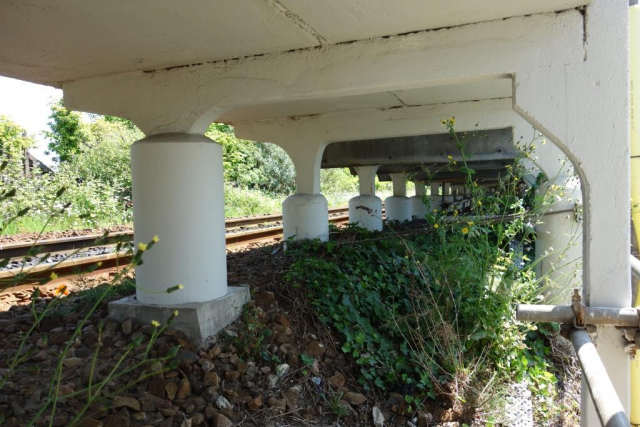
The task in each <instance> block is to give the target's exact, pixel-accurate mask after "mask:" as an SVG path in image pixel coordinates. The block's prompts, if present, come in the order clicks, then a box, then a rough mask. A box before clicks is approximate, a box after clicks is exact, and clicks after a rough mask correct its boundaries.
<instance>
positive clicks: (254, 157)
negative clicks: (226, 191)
mask: <svg viewBox="0 0 640 427" xmlns="http://www.w3.org/2000/svg"><path fill="white" fill-rule="evenodd" d="M206 135H207V136H208V137H209V138H211V139H213V140H215V141H217V142H218V143H220V144H221V145H222V148H223V164H224V178H225V182H228V183H231V184H232V185H234V186H236V187H244V188H248V189H256V190H262V191H264V192H267V193H269V194H277V195H288V194H291V193H293V192H294V190H295V176H296V175H295V168H294V166H293V162H292V161H291V159H290V158H289V156H288V155H287V153H286V152H285V151H284V150H283V149H282V148H280V147H278V146H277V145H274V144H269V143H258V142H253V141H246V140H243V139H238V138H236V136H235V135H234V134H233V128H232V127H231V126H228V125H225V124H218V123H214V124H212V125H211V126H210V127H209V129H208V130H207V133H206Z"/></svg>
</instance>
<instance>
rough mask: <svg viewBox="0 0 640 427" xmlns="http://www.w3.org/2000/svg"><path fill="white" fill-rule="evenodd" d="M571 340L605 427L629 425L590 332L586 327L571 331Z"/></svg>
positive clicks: (624, 426)
mask: <svg viewBox="0 0 640 427" xmlns="http://www.w3.org/2000/svg"><path fill="white" fill-rule="evenodd" d="M571 342H572V343H573V348H574V349H575V351H576V354H577V355H578V360H579V361H580V366H581V367H582V373H583V375H584V379H585V380H586V382H587V386H588V387H589V392H590V394H591V398H592V399H593V404H594V405H595V407H596V411H597V412H598V417H600V422H601V423H602V425H603V426H605V427H618V426H620V427H629V425H630V423H629V418H628V417H627V414H625V412H624V408H623V406H622V402H620V398H619V397H618V394H617V393H616V389H615V388H614V387H613V384H612V383H611V379H609V375H608V374H607V371H606V369H605V368H604V365H603V364H602V360H600V356H598V351H597V350H596V347H595V346H594V345H593V342H591V337H590V336H589V333H588V332H587V331H586V330H584V329H574V330H573V331H572V332H571Z"/></svg>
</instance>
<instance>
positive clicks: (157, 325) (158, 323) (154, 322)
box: [151, 320, 160, 328]
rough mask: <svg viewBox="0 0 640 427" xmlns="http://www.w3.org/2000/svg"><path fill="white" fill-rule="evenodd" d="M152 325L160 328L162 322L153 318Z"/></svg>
mask: <svg viewBox="0 0 640 427" xmlns="http://www.w3.org/2000/svg"><path fill="white" fill-rule="evenodd" d="M151 326H153V327H154V328H159V327H160V322H158V321H157V320H152V321H151Z"/></svg>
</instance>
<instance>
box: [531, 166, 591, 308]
mask: <svg viewBox="0 0 640 427" xmlns="http://www.w3.org/2000/svg"><path fill="white" fill-rule="evenodd" d="M553 184H557V185H559V186H561V187H564V188H565V190H564V194H563V196H562V199H561V200H560V201H558V202H557V203H555V204H554V205H553V206H552V207H551V209H549V211H548V212H547V214H546V215H545V216H544V217H543V218H542V220H541V223H540V224H538V225H536V259H538V260H539V264H538V269H539V271H538V277H539V278H541V279H542V282H541V283H542V285H543V289H544V295H545V300H546V301H547V302H548V303H550V304H567V303H568V302H569V301H571V293H572V290H573V289H574V288H579V287H580V286H581V284H582V220H581V218H577V217H576V214H575V212H574V209H575V206H576V204H581V203H582V193H581V189H580V182H579V181H578V180H577V179H575V178H564V177H560V178H559V180H557V181H552V182H550V183H549V184H548V185H553ZM567 210H568V211H569V212H561V211H567Z"/></svg>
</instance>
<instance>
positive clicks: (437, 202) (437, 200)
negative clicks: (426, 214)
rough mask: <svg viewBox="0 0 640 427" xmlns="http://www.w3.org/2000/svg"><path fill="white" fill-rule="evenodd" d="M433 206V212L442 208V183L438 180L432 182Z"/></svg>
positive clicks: (431, 197)
mask: <svg viewBox="0 0 640 427" xmlns="http://www.w3.org/2000/svg"><path fill="white" fill-rule="evenodd" d="M430 200H431V206H429V209H430V210H431V212H432V213H433V211H434V210H437V211H439V210H440V209H441V208H442V196H441V195H440V184H439V183H437V182H432V183H431V196H430Z"/></svg>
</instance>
